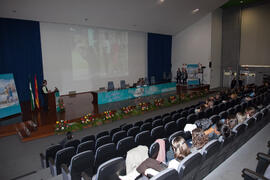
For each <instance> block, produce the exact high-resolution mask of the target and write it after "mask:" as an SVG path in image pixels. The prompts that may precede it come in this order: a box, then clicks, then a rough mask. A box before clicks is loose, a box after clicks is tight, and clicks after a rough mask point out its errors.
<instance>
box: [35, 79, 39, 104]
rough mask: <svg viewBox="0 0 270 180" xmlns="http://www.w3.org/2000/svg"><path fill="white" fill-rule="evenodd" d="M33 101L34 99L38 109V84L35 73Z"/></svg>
mask: <svg viewBox="0 0 270 180" xmlns="http://www.w3.org/2000/svg"><path fill="white" fill-rule="evenodd" d="M35 98H36V99H35V101H36V106H37V108H38V109H39V98H38V84H37V75H35Z"/></svg>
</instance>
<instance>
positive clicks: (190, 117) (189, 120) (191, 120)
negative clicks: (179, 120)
mask: <svg viewBox="0 0 270 180" xmlns="http://www.w3.org/2000/svg"><path fill="white" fill-rule="evenodd" d="M196 120H197V116H196V114H194V113H193V114H190V115H188V117H187V123H189V124H194V123H195V121H196Z"/></svg>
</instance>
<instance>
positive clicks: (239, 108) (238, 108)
mask: <svg viewBox="0 0 270 180" xmlns="http://www.w3.org/2000/svg"><path fill="white" fill-rule="evenodd" d="M233 108H234V109H235V113H237V112H240V111H241V109H242V107H241V106H240V104H237V105H235V106H234V107H233Z"/></svg>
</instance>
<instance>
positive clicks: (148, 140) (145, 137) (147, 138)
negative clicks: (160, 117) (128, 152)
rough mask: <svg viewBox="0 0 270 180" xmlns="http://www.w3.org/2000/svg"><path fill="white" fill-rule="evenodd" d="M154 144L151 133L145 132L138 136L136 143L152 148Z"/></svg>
mask: <svg viewBox="0 0 270 180" xmlns="http://www.w3.org/2000/svg"><path fill="white" fill-rule="evenodd" d="M152 142H153V139H152V137H151V135H150V131H143V132H140V133H139V134H137V135H136V137H135V143H136V144H137V145H145V146H147V147H150V146H151V144H152Z"/></svg>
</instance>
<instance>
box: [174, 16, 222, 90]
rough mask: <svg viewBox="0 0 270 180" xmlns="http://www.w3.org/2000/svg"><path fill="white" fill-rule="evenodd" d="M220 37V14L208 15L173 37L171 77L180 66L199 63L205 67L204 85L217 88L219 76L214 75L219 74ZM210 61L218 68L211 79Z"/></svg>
mask: <svg viewBox="0 0 270 180" xmlns="http://www.w3.org/2000/svg"><path fill="white" fill-rule="evenodd" d="M212 30H213V31H214V33H213V34H212ZM221 36H222V33H221V13H217V14H214V15H213V14H212V13H210V14H208V15H206V16H205V17H203V18H202V19H201V20H199V21H198V22H196V23H195V24H193V25H191V26H189V27H188V28H186V29H185V30H184V31H182V32H179V33H178V34H177V35H175V36H173V40H172V73H173V75H174V76H175V75H176V71H177V68H178V67H182V64H198V63H201V64H202V65H203V66H205V67H206V68H205V69H204V84H210V85H211V88H214V87H219V86H220V85H219V83H220V75H218V76H216V74H220V60H221ZM214 46H218V47H214ZM210 61H212V65H214V67H215V68H218V67H219V70H218V69H216V70H215V71H213V75H212V78H211V71H210V68H209V62H210ZM214 76H215V77H214Z"/></svg>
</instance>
